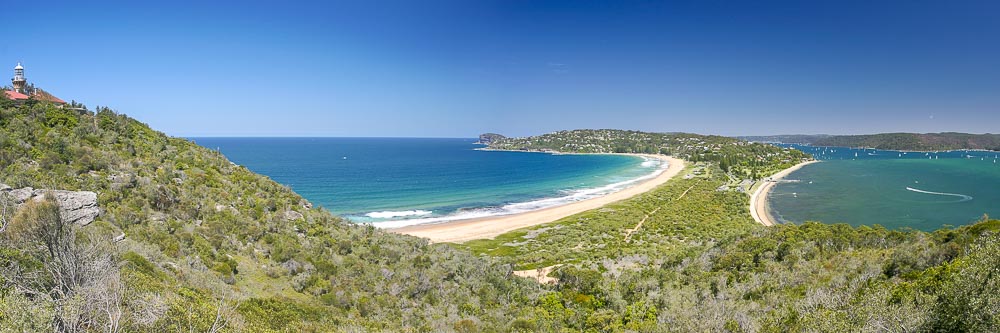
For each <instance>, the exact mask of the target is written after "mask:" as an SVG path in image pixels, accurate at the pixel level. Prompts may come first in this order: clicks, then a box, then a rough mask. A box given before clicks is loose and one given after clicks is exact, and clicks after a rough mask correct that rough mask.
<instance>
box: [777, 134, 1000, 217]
mask: <svg viewBox="0 0 1000 333" xmlns="http://www.w3.org/2000/svg"><path fill="white" fill-rule="evenodd" d="M783 146H793V147H795V148H798V149H801V150H802V151H805V152H808V153H811V154H813V155H814V156H816V157H817V159H819V160H821V161H823V162H822V163H815V164H811V165H808V166H806V167H803V168H802V169H800V170H798V171H796V172H793V173H792V174H791V175H789V176H788V177H786V179H787V180H792V181H793V182H787V183H780V184H778V185H777V186H775V188H774V189H773V190H772V191H771V193H770V195H769V197H768V198H769V202H770V204H771V208H772V212H773V214H774V215H775V216H776V217H777V218H779V219H780V220H785V221H793V222H803V221H821V222H826V223H839V222H843V223H848V224H851V225H873V224H880V225H883V226H885V227H887V228H903V227H910V228H913V229H919V230H926V231H930V230H934V229H938V228H940V227H942V226H944V225H963V224H969V223H973V222H975V221H976V220H978V219H979V218H981V217H982V216H983V214H990V215H991V216H1000V161H998V159H1000V156H998V155H1000V154H998V153H996V152H984V151H949V152H937V153H934V152H930V153H924V152H919V153H918V152H906V153H904V152H900V151H880V150H872V149H867V150H862V149H850V148H843V147H825V148H824V147H809V146H797V145H783Z"/></svg>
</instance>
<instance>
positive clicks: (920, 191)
mask: <svg viewBox="0 0 1000 333" xmlns="http://www.w3.org/2000/svg"><path fill="white" fill-rule="evenodd" d="M906 190H908V191H913V192H917V193H924V194H933V195H944V196H949V197H959V198H962V199H960V200H958V201H955V202H963V201H969V200H972V196H969V195H965V194H957V193H941V192H931V191H924V190H921V189H915V188H912V187H907V188H906Z"/></svg>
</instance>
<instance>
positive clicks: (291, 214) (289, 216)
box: [285, 210, 304, 221]
mask: <svg viewBox="0 0 1000 333" xmlns="http://www.w3.org/2000/svg"><path fill="white" fill-rule="evenodd" d="M303 217H304V216H302V213H299V212H296V211H294V210H286V211H285V219H286V220H289V221H295V220H301V219H302V218H303Z"/></svg>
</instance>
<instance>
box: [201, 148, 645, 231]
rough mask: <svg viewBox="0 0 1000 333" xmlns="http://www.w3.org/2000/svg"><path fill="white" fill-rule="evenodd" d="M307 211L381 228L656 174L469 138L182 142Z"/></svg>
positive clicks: (620, 161) (517, 205) (530, 205)
mask: <svg viewBox="0 0 1000 333" xmlns="http://www.w3.org/2000/svg"><path fill="white" fill-rule="evenodd" d="M192 140H194V141H195V142H197V143H198V144H200V145H202V146H204V147H207V148H210V149H219V150H221V152H222V153H223V154H224V155H226V157H228V158H229V159H230V160H231V161H233V162H234V163H237V164H240V165H244V166H246V167H248V168H249V169H250V170H253V171H254V172H257V173H260V174H264V175H267V176H269V177H271V178H272V179H274V180H275V181H277V182H279V183H282V184H285V185H287V186H289V187H291V188H292V189H293V190H295V191H296V192H298V193H299V194H301V195H302V196H303V197H305V198H306V199H308V200H309V201H311V202H313V203H314V204H316V205H319V206H322V207H324V208H326V209H327V210H330V211H331V212H333V213H334V214H338V215H341V216H344V217H347V218H348V219H350V220H352V221H355V222H364V223H373V224H374V225H376V226H381V227H398V226H403V225H409V224H418V223H433V222H440V221H447V220H455V219H466V218H475V217H484V216H493V215H504V214H513V213H518V212H523V211H529V210H535V209H541V208H545V207H550V206H555V205H561V204H565V203H569V202H573V201H578V200H583V199H587V198H591V197H594V196H598V195H603V194H606V193H609V192H612V191H615V190H618V189H621V188H624V187H627V186H629V185H631V184H634V183H635V182H636V180H637V179H639V178H642V177H649V176H651V175H652V174H653V173H655V172H659V170H661V167H663V165H660V162H659V161H658V160H649V161H647V160H645V159H642V158H638V157H633V156H621V155H552V154H541V153H523V152H498V151H481V150H476V148H480V147H482V146H480V145H475V144H473V143H474V142H475V140H474V139H413V138H192Z"/></svg>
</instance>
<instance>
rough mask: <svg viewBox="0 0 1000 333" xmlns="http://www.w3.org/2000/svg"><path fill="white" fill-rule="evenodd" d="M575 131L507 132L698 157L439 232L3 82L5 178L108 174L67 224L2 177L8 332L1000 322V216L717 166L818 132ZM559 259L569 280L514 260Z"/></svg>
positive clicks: (766, 162)
mask: <svg viewBox="0 0 1000 333" xmlns="http://www.w3.org/2000/svg"><path fill="white" fill-rule="evenodd" d="M561 133H570V134H574V135H577V137H576V138H570V137H567V136H561V135H556V134H553V135H548V136H542V137H537V138H527V139H500V140H499V141H498V142H497V143H496V144H495V145H493V144H491V147H492V148H498V149H501V148H502V149H531V150H542V149H552V150H560V151H594V152H609V151H621V152H645V151H647V150H649V149H655V150H653V152H662V153H670V154H673V155H675V156H679V157H685V158H687V159H688V160H689V161H692V162H693V163H692V165H691V166H689V168H688V169H687V170H685V171H684V172H682V175H687V174H690V175H691V177H677V178H676V179H674V180H671V181H670V182H668V183H667V184H665V185H664V186H661V187H659V188H657V189H655V190H653V191H651V192H649V193H646V194H643V195H640V196H638V197H635V198H633V199H630V200H627V201H623V202H620V203H616V204H613V205H610V206H607V207H604V208H601V209H597V210H594V211H589V212H584V213H582V214H578V215H575V216H570V217H567V218H565V219H562V220H560V221H557V222H554V223H551V224H547V225H541V226H536V227H532V228H527V229H522V230H518V231H515V232H511V233H508V234H505V235H502V236H500V237H498V238H497V239H495V240H481V241H474V242H469V243H466V244H436V245H428V244H427V242H426V241H425V240H421V239H417V238H414V237H409V236H402V235H396V234H392V233H387V232H383V231H380V230H377V229H375V228H372V227H368V226H356V225H352V224H350V223H346V222H345V221H343V220H341V219H339V218H337V217H335V216H332V215H330V214H329V213H328V212H325V211H323V210H322V209H313V208H309V207H311V205H309V204H308V203H307V202H306V201H305V200H304V199H302V198H301V197H299V196H298V195H296V194H295V193H293V192H292V191H290V190H289V189H288V188H286V187H284V186H281V185H279V184H277V183H275V182H273V181H271V180H269V179H267V178H266V177H263V176H260V175H256V174H254V173H252V172H250V171H248V170H247V169H245V168H243V167H240V166H237V165H234V164H232V163H231V162H229V161H228V160H226V159H225V157H223V156H222V155H221V154H219V153H218V152H215V151H212V150H209V149H205V148H202V147H199V146H197V145H195V144H194V143H192V142H189V141H187V140H183V139H177V138H170V137H167V136H165V135H163V134H162V133H159V132H156V131H153V130H151V129H150V128H148V127H147V126H146V125H143V124H141V123H139V122H137V121H135V120H133V119H130V118H128V117H126V116H124V115H121V114H117V113H115V112H113V111H111V110H109V109H107V108H98V109H97V111H96V112H89V111H80V112H78V111H75V110H70V109H60V108H56V107H54V106H53V105H49V104H46V103H39V102H34V101H31V102H28V103H25V104H23V105H14V104H13V103H11V102H9V101H6V100H2V99H0V182H2V183H5V184H8V185H10V186H12V187H15V188H18V187H24V186H31V187H35V188H48V189H65V190H88V191H95V192H97V193H98V202H99V204H100V207H101V209H102V210H103V212H102V215H101V216H100V217H98V220H97V221H95V222H94V223H91V224H90V225H87V226H77V225H67V224H64V223H62V222H61V219H60V212H59V209H58V208H57V206H56V204H54V203H53V202H52V198H48V199H46V200H42V201H39V202H34V201H31V202H28V203H26V204H23V205H21V206H20V207H16V206H15V205H14V204H13V201H11V198H9V197H7V196H6V194H4V195H0V309H2V310H0V332H22V331H65V332H69V331H74V332H75V331H112V332H117V331H128V332H164V331H169V332H172V331H199V332H201V331H211V332H236V331H247V332H270V331H275V332H277V331H282V332H286V331H293V332H320V331H321V332H325V331H337V332H369V331H374V332H671V331H678V332H690V331H713V332H787V331H966V332H990V331H997V330H998V328H1000V313H998V308H1000V307H998V305H1000V296H998V295H1000V274H997V271H996V268H997V267H1000V259H998V257H997V256H995V253H997V251H1000V237H998V235H997V232H998V231H1000V221H997V220H989V219H987V218H985V217H984V219H983V221H982V222H979V223H977V224H975V225H971V226H965V227H961V228H957V229H944V230H940V231H937V232H933V233H925V232H918V231H908V230H886V229H884V228H881V227H878V226H872V227H859V228H852V227H849V226H847V225H842V224H838V225H825V224H819V223H806V224H803V225H798V226H796V225H779V226H776V227H770V228H765V227H763V226H759V225H757V224H755V223H753V221H752V219H751V218H750V216H749V214H748V212H747V204H748V203H747V195H746V194H744V193H738V192H734V191H719V190H717V188H718V187H719V186H721V185H722V184H726V183H727V182H729V181H730V180H731V178H732V177H734V175H737V174H742V175H748V176H755V175H763V174H770V173H772V172H773V171H776V170H779V169H781V168H782V167H784V166H788V165H791V164H793V163H796V162H797V160H799V159H801V158H804V155H802V153H800V152H797V151H794V150H784V149H780V148H776V147H772V146H767V145H757V144H749V143H745V142H740V141H737V140H734V139H728V138H722V137H705V136H697V135H690V134H649V133H639V132H624V131H572V132H561ZM594 134H601V135H605V134H606V135H607V136H608V137H609V138H608V139H595V137H594V136H593V135H594ZM540 138H545V139H548V140H550V141H548V142H546V141H542V140H541V139H540ZM647 138H656V139H649V140H647ZM555 140H558V142H555ZM591 140H593V141H591ZM574 145H575V146H574ZM122 233H124V234H125V235H126V237H125V239H124V240H123V241H120V242H115V241H113V239H115V237H116V236H117V235H120V234H122ZM556 264H563V265H562V266H559V268H557V269H556V270H555V272H554V273H552V276H554V277H557V278H558V279H559V282H558V283H557V284H555V285H539V284H537V283H536V282H535V281H533V280H529V279H523V278H517V277H513V276H512V275H511V271H512V269H513V268H515V267H516V268H518V269H533V268H540V267H545V266H552V265H556Z"/></svg>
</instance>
